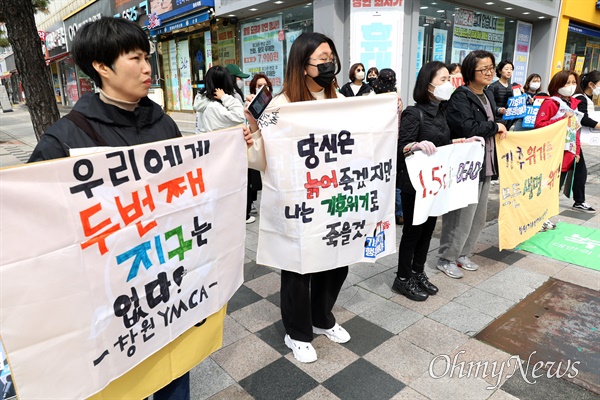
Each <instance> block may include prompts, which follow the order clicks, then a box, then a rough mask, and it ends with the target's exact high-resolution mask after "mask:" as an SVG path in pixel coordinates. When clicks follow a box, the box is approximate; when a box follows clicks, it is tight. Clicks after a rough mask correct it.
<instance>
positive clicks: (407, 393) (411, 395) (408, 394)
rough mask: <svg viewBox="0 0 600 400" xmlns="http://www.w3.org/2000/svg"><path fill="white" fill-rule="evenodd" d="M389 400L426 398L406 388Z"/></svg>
mask: <svg viewBox="0 0 600 400" xmlns="http://www.w3.org/2000/svg"><path fill="white" fill-rule="evenodd" d="M390 400H427V397H425V396H423V395H422V394H421V393H419V392H417V391H416V390H414V389H413V388H410V387H408V386H407V387H405V388H404V389H402V390H401V391H400V393H398V394H397V395H395V396H394V397H392V398H391V399H390Z"/></svg>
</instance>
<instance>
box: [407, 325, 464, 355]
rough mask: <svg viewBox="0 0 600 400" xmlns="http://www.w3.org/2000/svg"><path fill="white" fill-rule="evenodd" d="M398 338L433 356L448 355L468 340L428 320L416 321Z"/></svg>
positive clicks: (444, 326)
mask: <svg viewBox="0 0 600 400" xmlns="http://www.w3.org/2000/svg"><path fill="white" fill-rule="evenodd" d="M398 336H399V337H401V338H403V339H405V340H407V341H409V342H411V343H413V344H415V345H417V346H419V347H420V348H422V349H424V350H427V351H428V352H430V353H431V354H434V355H438V354H449V353H450V352H451V351H452V350H454V349H455V348H457V347H458V346H460V345H461V344H463V343H465V342H466V341H467V340H469V337H468V336H467V335H465V334H464V333H462V332H459V331H457V330H455V329H452V328H450V327H448V326H446V325H444V324H440V323H439V322H437V321H434V320H432V319H429V318H423V319H421V320H420V321H417V322H416V323H415V324H414V325H412V326H410V327H409V328H406V329H405V330H404V331H402V332H400V334H399V335H398Z"/></svg>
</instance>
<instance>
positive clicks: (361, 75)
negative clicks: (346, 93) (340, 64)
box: [354, 71, 365, 81]
mask: <svg viewBox="0 0 600 400" xmlns="http://www.w3.org/2000/svg"><path fill="white" fill-rule="evenodd" d="M354 78H355V79H358V80H359V81H362V80H363V79H365V71H360V72H357V73H356V74H354Z"/></svg>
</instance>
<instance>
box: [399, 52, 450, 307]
mask: <svg viewBox="0 0 600 400" xmlns="http://www.w3.org/2000/svg"><path fill="white" fill-rule="evenodd" d="M453 91H454V87H453V86H452V83H450V74H449V73H448V69H446V66H445V65H444V64H443V63H441V62H439V61H432V62H430V63H427V64H425V65H424V66H423V68H421V70H420V71H419V74H418V75H417V82H416V84H415V88H414V91H413V98H414V100H415V102H416V105H415V106H414V107H407V108H406V110H404V112H403V113H402V124H401V125H400V132H399V140H398V164H397V172H396V174H397V176H400V189H402V190H401V196H402V209H403V214H404V227H403V229H402V239H401V240H400V247H399V249H398V271H397V273H396V279H394V283H393V285H392V290H393V291H394V292H396V293H399V294H402V295H404V296H406V297H407V298H408V299H410V300H414V301H424V300H426V299H427V298H428V297H429V296H430V295H434V294H436V293H437V292H438V288H437V287H436V286H435V285H434V284H432V283H431V282H429V278H428V277H427V274H426V273H425V261H426V259H427V252H428V251H429V243H430V241H431V236H432V234H433V230H434V229H435V224H436V221H437V217H429V218H428V219H427V221H425V222H424V223H423V224H420V225H414V224H413V215H414V207H415V196H416V192H415V188H414V187H413V185H412V183H411V182H410V178H409V176H408V171H407V170H406V162H405V161H404V159H405V157H409V156H411V155H412V154H413V152H414V151H416V150H421V151H423V152H424V153H425V154H427V155H432V154H434V153H435V152H436V151H437V147H438V146H444V145H447V144H450V143H451V138H450V128H449V127H448V123H447V122H446V105H447V100H448V99H449V98H450V95H451V94H452V92H453ZM421 124H422V125H421Z"/></svg>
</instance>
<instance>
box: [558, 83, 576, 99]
mask: <svg viewBox="0 0 600 400" xmlns="http://www.w3.org/2000/svg"><path fill="white" fill-rule="evenodd" d="M573 93H575V85H569V86H563V87H561V88H560V89H558V94H560V95H561V96H565V97H571V96H573Z"/></svg>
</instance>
